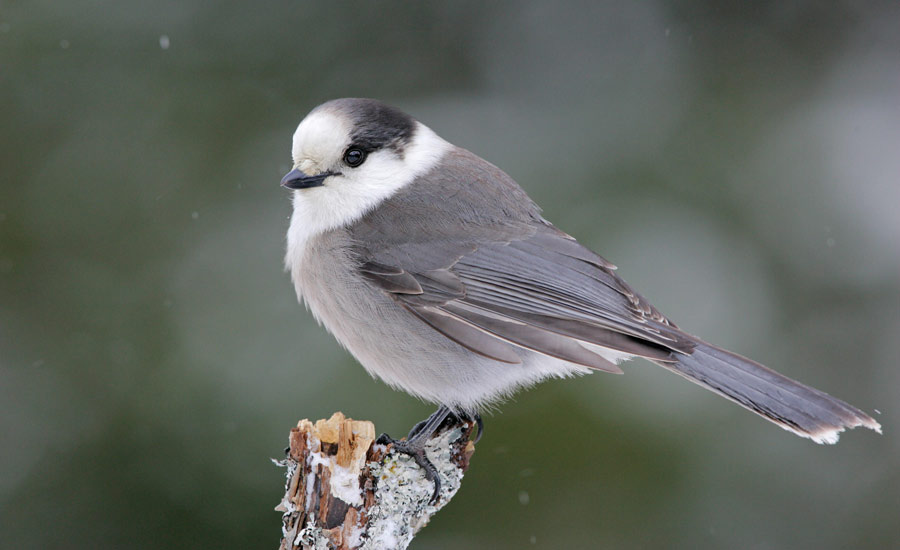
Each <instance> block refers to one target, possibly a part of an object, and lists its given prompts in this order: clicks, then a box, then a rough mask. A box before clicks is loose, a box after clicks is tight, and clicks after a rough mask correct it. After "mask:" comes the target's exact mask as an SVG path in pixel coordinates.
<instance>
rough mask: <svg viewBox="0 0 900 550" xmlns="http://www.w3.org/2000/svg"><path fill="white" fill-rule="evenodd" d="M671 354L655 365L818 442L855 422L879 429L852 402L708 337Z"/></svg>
mask: <svg viewBox="0 0 900 550" xmlns="http://www.w3.org/2000/svg"><path fill="white" fill-rule="evenodd" d="M673 358H674V359H677V360H676V361H673V362H660V363H658V364H659V365H660V366H663V367H665V368H667V369H669V370H671V371H673V372H675V373H677V374H680V375H681V376H683V377H685V378H687V379H688V380H690V381H691V382H694V383H696V384H700V385H701V386H703V387H705V388H707V389H710V390H712V391H714V392H716V393H718V394H720V395H723V396H725V397H727V398H728V399H731V400H732V401H734V402H735V403H738V404H739V405H742V406H744V407H746V408H748V409H750V410H751V411H753V412H755V413H757V414H759V415H760V416H763V417H764V418H766V419H768V420H770V421H772V422H774V423H775V424H778V425H779V426H781V427H782V428H784V429H785V430H789V431H792V432H794V433H795V434H797V435H799V436H801V437H808V438H810V439H812V440H813V441H815V442H816V443H837V440H838V434H840V433H841V432H842V431H844V430H845V429H851V428H856V427H857V426H865V427H866V428H870V429H872V430H875V431H877V432H878V433H881V425H880V424H878V422H876V421H875V420H874V419H873V418H872V417H870V416H869V415H867V414H866V413H864V412H862V411H861V410H859V409H857V408H856V407H854V406H852V405H849V404H847V403H844V402H843V401H841V400H840V399H836V398H834V397H831V396H830V395H828V394H827V393H825V392H822V391H819V390H817V389H814V388H810V387H809V386H806V385H803V384H801V383H800V382H797V381H796V380H791V379H790V378H788V377H786V376H783V375H781V374H778V373H777V372H775V371H773V370H772V369H769V368H766V367H764V366H762V365H760V364H759V363H757V362H755V361H751V360H750V359H747V358H746V357H741V356H740V355H737V354H735V353H731V352H730V351H725V350H723V349H721V348H717V347H715V346H713V345H711V344H707V343H706V342H703V341H700V340H697V344H696V347H695V348H694V350H693V352H691V353H690V354H680V353H679V354H673Z"/></svg>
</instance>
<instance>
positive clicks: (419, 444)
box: [378, 405, 458, 504]
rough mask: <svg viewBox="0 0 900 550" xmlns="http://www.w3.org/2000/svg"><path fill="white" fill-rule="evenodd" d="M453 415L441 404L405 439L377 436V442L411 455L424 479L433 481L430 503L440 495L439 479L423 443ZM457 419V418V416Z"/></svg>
mask: <svg viewBox="0 0 900 550" xmlns="http://www.w3.org/2000/svg"><path fill="white" fill-rule="evenodd" d="M451 415H452V416H454V417H455V415H453V413H452V412H451V411H450V409H449V408H447V407H445V406H443V405H441V406H440V407H439V408H438V410H436V411H435V412H434V413H433V414H432V415H431V416H429V417H428V419H426V420H423V421H422V422H419V423H418V424H416V425H415V426H413V428H412V430H410V431H409V435H407V436H406V439H399V440H398V439H394V438H392V437H391V436H389V435H388V434H381V435H380V436H378V443H381V444H382V445H387V444H392V445H393V448H394V449H395V450H396V451H397V452H400V453H403V454H405V455H408V456H410V457H412V459H413V460H414V461H415V462H416V464H418V465H419V467H420V468H422V470H423V471H424V472H425V479H427V480H428V481H431V482H432V483H434V492H433V493H432V495H431V504H434V503H436V502H437V501H438V499H439V498H440V495H441V479H440V478H439V477H438V475H437V470H436V469H435V467H434V464H432V463H431V461H430V460H428V457H427V456H425V443H427V442H428V440H429V439H431V436H432V435H434V434H435V432H437V431H438V429H439V428H440V427H441V425H442V424H443V423H444V421H445V420H447V417H448V416H451ZM457 419H458V418H457Z"/></svg>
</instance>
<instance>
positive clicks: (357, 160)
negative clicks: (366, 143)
mask: <svg viewBox="0 0 900 550" xmlns="http://www.w3.org/2000/svg"><path fill="white" fill-rule="evenodd" d="M365 160H366V152H365V151H363V150H362V149H360V148H359V147H351V148H349V149H347V152H346V153H344V162H346V163H347V166H349V167H350V168H356V167H357V166H359V165H360V164H362V163H363V162H364V161H365Z"/></svg>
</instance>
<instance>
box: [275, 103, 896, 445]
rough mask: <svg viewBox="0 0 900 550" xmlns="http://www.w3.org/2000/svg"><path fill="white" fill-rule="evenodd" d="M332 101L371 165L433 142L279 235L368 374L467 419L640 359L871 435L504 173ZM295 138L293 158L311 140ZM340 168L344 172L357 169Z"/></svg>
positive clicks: (318, 308) (387, 114)
mask: <svg viewBox="0 0 900 550" xmlns="http://www.w3.org/2000/svg"><path fill="white" fill-rule="evenodd" d="M338 101H339V102H338V103H334V102H332V103H328V104H325V105H324V106H322V107H320V108H319V109H321V110H325V111H327V112H329V113H332V116H335V117H337V118H336V121H337V122H341V123H345V125H346V126H348V127H350V128H352V129H353V130H349V131H348V133H349V134H350V137H349V138H348V140H347V144H348V145H350V146H352V145H353V144H354V141H353V140H354V139H357V137H354V136H358V135H360V133H362V134H365V135H375V136H382V137H383V136H389V137H388V138H385V139H383V140H382V141H383V143H382V145H383V146H384V147H383V148H382V149H380V151H382V152H383V153H384V154H385V155H391V156H390V159H389V160H388V157H384V159H385V160H383V161H378V162H382V163H388V162H393V163H395V164H396V166H398V167H400V166H405V165H404V164H400V163H403V162H408V163H409V162H412V161H411V160H410V159H408V158H405V155H409V156H410V158H412V157H413V153H415V154H419V153H418V152H417V151H418V149H416V150H413V147H414V146H418V144H420V143H428V144H431V145H429V147H431V148H433V149H434V150H436V151H439V154H436V155H435V159H434V162H431V164H428V163H427V162H424V161H423V162H420V163H418V164H416V166H425V167H426V168H427V169H425V170H424V171H422V172H421V173H415V174H414V176H413V177H411V178H407V179H409V181H407V182H404V183H403V184H402V185H400V186H398V188H397V189H393V190H391V191H390V192H389V193H385V196H384V197H381V198H380V199H379V200H378V201H376V202H375V203H374V204H373V205H372V206H370V207H367V208H361V209H360V211H359V212H358V213H357V214H356V215H354V216H348V217H347V218H348V219H347V221H346V223H343V224H338V225H337V226H335V227H328V228H327V229H324V230H322V231H310V232H309V233H310V234H309V235H306V236H305V237H304V240H303V242H302V246H301V245H296V246H295V245H293V244H291V239H290V238H289V246H292V247H293V248H291V249H289V252H288V257H287V263H288V265H289V267H291V270H292V275H293V277H294V281H295V284H296V286H297V289H298V293H300V295H301V296H302V298H303V299H304V300H305V301H306V303H307V304H308V305H309V307H310V309H311V310H312V311H313V313H314V314H315V315H316V317H317V318H318V319H319V320H320V321H321V322H322V323H323V324H324V325H325V326H326V327H327V328H328V329H329V330H330V331H331V332H332V333H334V335H335V336H336V337H337V339H338V340H339V341H340V342H341V343H342V344H343V345H344V346H346V347H347V348H348V349H349V350H350V352H351V353H353V354H354V356H356V357H357V359H359V361H360V362H361V363H362V364H363V365H364V366H365V367H366V369H367V370H368V371H369V372H370V373H372V374H374V375H376V376H378V377H380V378H382V379H384V380H385V381H386V382H388V383H389V384H392V385H394V386H397V387H400V388H402V389H404V390H406V391H408V392H410V393H413V394H415V395H418V396H420V397H423V398H425V399H428V400H430V401H434V402H436V403H439V404H442V405H446V406H448V407H451V408H454V409H457V410H462V411H469V412H475V411H477V410H478V408H479V407H481V406H483V405H484V404H487V403H490V402H492V401H495V400H497V399H499V398H502V397H504V396H506V395H509V394H510V393H511V392H513V391H515V390H516V389H518V388H520V387H522V386H526V385H529V384H532V383H534V382H537V381H539V380H541V379H544V378H547V377H551V376H569V375H571V374H576V373H583V372H587V370H588V369H594V370H603V371H609V372H617V373H620V372H621V370H620V369H619V367H618V366H617V365H616V362H617V361H618V360H621V359H623V358H627V357H631V356H638V357H644V358H646V359H649V360H651V361H653V362H655V363H657V364H659V365H661V366H663V367H665V368H666V369H669V370H671V371H673V372H676V373H677V374H679V375H681V376H683V377H685V378H687V379H689V380H691V381H693V382H695V383H698V384H700V385H701V386H704V387H706V388H708V389H710V390H712V391H715V392H716V393H719V394H721V395H723V396H725V397H727V398H729V399H731V400H733V401H735V402H737V403H739V404H740V405H742V406H744V407H746V408H748V409H750V410H752V411H754V412H756V413H758V414H760V415H762V416H764V417H765V418H767V419H769V420H771V421H773V422H775V423H777V424H779V425H780V426H782V427H784V428H786V429H789V430H791V431H794V432H795V433H797V434H799V435H803V436H806V437H810V438H812V439H814V440H816V441H819V442H833V441H836V439H837V435H836V434H837V433H838V432H839V431H841V430H843V429H844V428H852V427H855V426H860V425H862V426H866V427H869V428H873V429H878V428H879V426H878V423H877V422H875V421H874V420H873V419H872V418H870V417H869V416H868V415H866V414H865V413H863V412H862V411H860V410H858V409H856V408H854V407H852V406H850V405H848V404H846V403H844V402H842V401H840V400H838V399H835V398H833V397H830V396H828V395H827V394H825V393H823V392H820V391H818V390H815V389H813V388H810V387H807V386H805V385H803V384H800V383H799V382H795V381H793V380H791V379H789V378H786V377H784V376H782V375H780V374H778V373H776V372H774V371H772V370H770V369H768V368H766V367H764V366H762V365H759V364H758V363H755V362H753V361H751V360H749V359H746V358H743V357H740V356H738V355H735V354H732V353H730V352H727V351H724V350H721V349H719V348H716V347H714V346H712V345H710V344H707V343H705V342H703V341H702V340H700V339H698V338H696V337H694V336H691V335H689V334H687V333H685V332H683V331H681V330H680V329H679V328H678V327H677V326H675V325H674V324H673V323H672V322H670V321H669V320H668V319H667V318H666V317H665V316H663V315H662V314H661V313H660V312H659V311H657V310H656V309H655V308H654V307H653V306H651V305H650V304H649V303H648V302H647V300H646V299H644V298H643V297H642V296H640V295H639V294H638V293H636V292H635V291H634V290H633V289H631V287H630V286H628V285H627V284H626V283H625V282H624V281H623V280H622V279H621V278H620V277H619V276H618V275H617V274H616V271H615V266H613V265H612V264H610V263H609V262H607V261H606V260H604V259H603V258H601V257H600V256H598V255H597V254H595V253H593V252H591V251H590V250H588V249H587V248H585V247H583V246H581V245H580V244H579V243H578V242H577V241H576V240H575V239H574V238H572V237H571V236H569V235H567V234H565V233H563V232H562V231H560V230H558V229H556V228H555V227H554V226H552V225H551V224H550V223H549V222H547V221H546V220H544V219H543V218H542V217H541V215H540V210H539V208H538V207H537V206H536V205H535V204H534V203H533V202H532V201H531V200H530V198H529V197H528V196H527V195H526V194H525V192H524V191H523V190H522V189H521V188H520V187H519V186H518V185H517V184H516V183H515V182H514V181H513V180H512V178H510V177H509V176H508V175H506V174H505V173H504V172H503V171H501V170H500V169H499V168H497V167H495V166H493V165H492V164H490V163H488V162H486V161H484V160H483V159H481V158H479V157H478V156H476V155H474V154H472V153H470V152H468V151H466V150H464V149H461V148H458V147H454V146H450V145H449V144H446V142H443V141H431V140H432V138H431V137H430V136H433V134H431V133H430V130H428V129H427V128H426V127H424V126H422V125H420V124H418V123H415V126H413V128H414V131H413V132H410V131H409V128H410V126H409V124H410V123H409V121H410V120H412V119H408V118H405V117H406V115H404V114H403V113H400V112H399V111H396V110H393V109H392V108H390V107H387V106H384V105H383V104H380V103H377V102H372V101H371V100H338ZM398 113H399V114H398ZM311 116H312V115H311ZM326 122H327V121H326ZM326 122H318V121H315V123H310V125H311V126H312V125H314V124H322V125H325V124H326ZM392 124H393V125H395V126H396V127H392V126H391V125H392ZM384 125H386V126H387V127H386V128H381V126H384ZM302 127H303V125H302V124H301V128H302ZM301 128H298V134H297V135H301V133H302V134H303V135H302V136H301V138H300V139H301V140H309V139H311V138H309V137H307V136H306V134H308V133H313V131H312V130H303V132H301ZM361 129H364V131H363V130H361ZM316 131H317V132H321V130H316ZM297 135H295V163H298V164H301V163H302V162H303V161H304V160H305V159H298V158H296V157H297V156H301V157H302V156H303V151H305V149H304V147H306V145H305V141H304V142H303V143H301V144H300V145H299V146H298V145H297V140H298V138H297ZM433 139H436V140H439V138H437V137H436V136H434V138H433ZM334 141H335V142H339V141H340V140H339V139H337V138H335V139H334ZM374 141H377V140H370V142H374ZM435 144H436V145H435ZM441 144H443V145H446V147H444V146H443V145H441ZM367 146H368V145H367ZM422 147H424V146H422ZM298 150H299V151H300V153H297V151H298ZM429 150H430V149H429ZM371 151H372V153H370V154H374V153H375V152H377V151H379V149H378V148H375V149H372V150H371ZM416 158H418V157H416ZM373 162H374V161H373ZM416 162H418V161H416ZM324 163H325V162H324V161H323V162H322V163H320V164H324ZM376 166H378V165H376ZM322 169H323V170H324V168H322ZM341 170H342V172H340V173H339V175H343V174H350V175H347V176H345V177H347V178H352V177H358V178H362V177H363V174H364V172H362V171H361V169H360V171H359V172H351V171H350V170H348V169H346V168H341ZM371 170H372V172H371V174H372V176H371V177H372V178H375V177H376V172H375V170H376V168H375V167H373V168H372V169H371ZM378 170H381V169H380V168H379V169H378ZM381 173H382V172H378V174H381ZM410 173H412V172H410ZM354 174H356V175H354ZM401 176H403V173H402V170H401V169H400V168H398V177H399V178H401V179H402V177H401ZM379 177H380V176H379ZM387 177H388V178H389V175H388V176H387ZM338 185H347V186H349V185H350V183H346V184H343V183H340V180H338V179H335V183H334V187H335V188H337V187H338ZM328 186H329V180H325V184H324V187H328ZM317 191H318V189H302V190H299V191H296V193H298V194H302V193H309V192H312V193H315V192H317ZM332 191H333V190H332ZM325 192H331V191H325ZM335 192H336V191H335ZM312 196H313V195H302V196H301V197H300V198H297V197H295V218H294V220H293V221H292V231H295V230H294V223H297V224H302V223H303V220H302V219H298V212H301V211H302V212H309V211H310V208H312V207H310V206H309V205H308V204H307V203H300V202H298V201H304V200H307V198H310V197H312ZM323 197H324V196H323ZM323 201H324V198H323ZM298 204H299V206H298ZM317 204H322V205H324V204H326V203H325V202H321V203H317ZM332 225H334V224H332ZM297 231H299V229H298V230H297ZM294 240H299V238H295V239H294ZM586 367H587V368H586Z"/></svg>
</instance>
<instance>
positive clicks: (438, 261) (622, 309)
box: [358, 222, 694, 372]
mask: <svg viewBox="0 0 900 550" xmlns="http://www.w3.org/2000/svg"><path fill="white" fill-rule="evenodd" d="M491 233H492V232H491V231H490V230H489V229H487V228H485V227H484V226H481V227H480V228H479V231H478V232H477V234H476V236H475V238H474V239H473V240H472V241H471V242H460V241H457V240H454V239H452V238H447V236H446V235H435V236H434V237H435V238H424V239H418V240H415V241H414V242H402V243H386V242H383V241H382V242H381V243H379V244H377V245H374V244H372V243H371V241H370V242H369V244H368V246H360V248H359V250H358V253H359V257H360V259H361V261H362V263H361V266H360V269H361V271H362V273H363V275H364V276H365V277H367V278H368V280H369V281H371V282H372V283H373V284H374V285H376V286H378V287H379V288H381V289H382V290H384V291H385V292H387V293H388V294H390V295H391V297H393V298H394V299H395V300H397V302H398V303H400V304H401V305H402V306H403V307H405V308H406V309H407V310H408V311H409V312H410V313H412V314H413V315H415V316H416V317H418V318H419V319H421V320H422V321H424V322H425V323H427V324H428V325H429V326H431V327H432V328H434V329H435V330H437V331H438V332H440V333H442V334H443V335H444V336H446V337H447V338H450V339H451V340H454V341H455V342H457V343H459V344H461V345H463V346H465V347H466V348H468V349H470V350H471V351H473V352H476V353H479V354H481V355H483V356H486V357H490V358H493V359H496V360H498V361H504V362H508V363H518V362H519V357H518V355H517V354H516V353H515V346H519V347H522V348H526V349H530V350H533V351H536V352H539V353H543V354H545V355H549V356H551V357H557V358H560V359H564V360H566V361H570V362H572V363H576V364H580V365H585V366H588V367H591V368H595V369H599V370H606V371H610V372H621V370H620V369H619V368H618V367H616V366H615V365H614V364H612V363H610V362H609V361H607V360H605V359H603V358H602V357H601V356H599V355H597V354H596V353H593V352H591V351H589V350H588V349H587V348H585V347H584V346H582V345H581V343H588V344H595V345H598V346H602V347H605V348H609V349H612V350H616V351H620V352H624V353H628V354H631V355H637V356H641V357H646V358H649V359H652V360H655V361H662V362H666V361H673V360H674V358H673V352H680V353H689V352H690V351H691V350H692V349H693V345H694V344H693V342H692V341H691V340H689V339H687V338H686V337H685V335H683V334H682V333H681V332H680V331H678V330H677V328H676V327H675V326H674V325H672V324H671V323H670V322H669V321H668V320H667V319H666V318H665V317H663V316H662V315H661V314H660V313H659V312H658V311H657V310H656V309H655V308H653V307H652V306H651V305H650V304H649V303H648V302H647V301H646V300H645V299H644V298H643V297H641V296H640V295H639V294H637V293H636V292H634V291H633V290H632V289H631V288H630V287H629V286H628V285H627V284H626V283H625V282H624V281H622V279H620V278H619V277H618V276H617V275H616V274H615V271H614V270H615V266H613V265H612V264H610V263H608V262H607V261H606V260H604V259H603V258H601V257H600V256H598V255H596V254H594V253H593V252H591V251H590V250H588V249H586V248H584V247H583V246H581V245H580V244H578V242H577V241H575V240H574V239H573V238H572V237H570V236H568V235H566V234H565V233H563V232H561V231H559V230H557V229H556V228H554V227H552V226H550V225H549V224H547V223H546V222H539V223H537V224H535V223H531V224H527V225H519V226H518V228H517V230H516V231H511V230H510V228H509V227H508V226H504V227H502V228H500V229H498V230H497V231H495V232H493V234H494V235H495V236H496V237H497V238H495V239H491V238H490V235H491ZM511 233H515V236H511Z"/></svg>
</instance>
